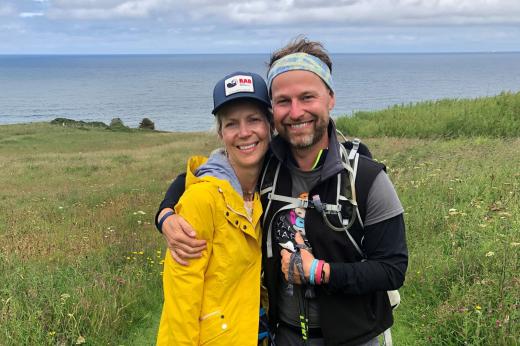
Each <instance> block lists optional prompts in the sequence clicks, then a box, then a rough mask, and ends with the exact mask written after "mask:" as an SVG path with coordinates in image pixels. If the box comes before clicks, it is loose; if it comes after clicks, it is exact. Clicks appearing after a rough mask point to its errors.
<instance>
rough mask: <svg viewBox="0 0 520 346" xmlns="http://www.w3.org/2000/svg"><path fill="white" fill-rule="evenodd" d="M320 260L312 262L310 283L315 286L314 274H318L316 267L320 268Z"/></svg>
mask: <svg viewBox="0 0 520 346" xmlns="http://www.w3.org/2000/svg"><path fill="white" fill-rule="evenodd" d="M318 262H319V261H318V260H317V259H316V258H315V259H313V260H312V264H311V270H310V273H309V282H310V283H311V285H314V284H315V282H314V274H315V273H316V267H317V266H318Z"/></svg>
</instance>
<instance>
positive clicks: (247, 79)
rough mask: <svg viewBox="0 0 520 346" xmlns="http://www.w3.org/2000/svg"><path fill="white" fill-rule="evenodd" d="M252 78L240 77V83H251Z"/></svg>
mask: <svg viewBox="0 0 520 346" xmlns="http://www.w3.org/2000/svg"><path fill="white" fill-rule="evenodd" d="M252 83H253V80H251V78H240V84H252Z"/></svg>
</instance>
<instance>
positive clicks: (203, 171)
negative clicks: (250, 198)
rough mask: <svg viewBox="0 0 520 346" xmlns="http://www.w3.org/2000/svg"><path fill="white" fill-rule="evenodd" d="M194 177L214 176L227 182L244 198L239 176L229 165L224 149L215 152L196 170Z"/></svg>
mask: <svg viewBox="0 0 520 346" xmlns="http://www.w3.org/2000/svg"><path fill="white" fill-rule="evenodd" d="M194 175H195V176H196V177H198V178H202V177H206V176H212V177H215V178H218V179H221V180H226V181H228V182H229V183H230V184H231V186H232V187H233V189H234V190H235V191H236V192H237V193H238V194H239V195H240V196H242V193H243V191H242V186H240V182H239V181H238V178H237V175H236V173H235V171H234V170H233V167H231V165H230V164H229V160H228V159H227V157H226V154H225V152H224V149H222V148H220V149H216V150H214V151H213V152H212V153H211V155H210V157H209V159H208V160H207V161H206V162H205V163H204V164H203V165H201V166H199V168H197V169H196V170H195V172H194Z"/></svg>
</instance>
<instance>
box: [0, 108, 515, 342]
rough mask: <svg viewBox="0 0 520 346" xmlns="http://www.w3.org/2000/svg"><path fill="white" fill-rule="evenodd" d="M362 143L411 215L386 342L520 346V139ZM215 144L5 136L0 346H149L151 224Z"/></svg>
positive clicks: (117, 136)
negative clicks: (405, 262)
mask: <svg viewBox="0 0 520 346" xmlns="http://www.w3.org/2000/svg"><path fill="white" fill-rule="evenodd" d="M470 102H471V101H470ZM508 107H509V106H508ZM495 121H496V122H499V120H498V119H495ZM360 136H361V137H362V138H363V141H364V142H365V143H367V144H368V145H369V147H370V148H371V149H372V151H373V153H374V155H375V157H376V158H378V159H379V160H381V161H383V162H384V163H385V164H386V165H387V166H388V171H389V174H390V177H391V179H392V180H393V181H394V183H395V185H396V188H397V190H398V193H399V196H400V199H401V201H402V203H403V205H404V207H405V210H406V214H405V218H406V224H407V238H408V245H409V250H410V265H409V270H408V275H407V278H406V283H405V286H404V287H403V288H402V289H401V290H400V291H401V295H402V305H401V306H400V307H399V308H398V309H397V310H396V311H395V318H396V324H395V326H394V328H393V334H394V344H396V345H461V344H467V345H490V344H492V345H516V344H520V340H519V335H520V327H519V326H520V323H519V318H520V293H519V292H520V267H519V264H520V263H519V251H520V232H519V230H520V173H519V172H518V167H520V155H519V154H518V153H520V139H519V138H518V137H507V138H493V137H489V136H472V137H464V136H459V137H457V138H442V139H441V137H446V136H431V137H434V138H422V139H420V138H398V137H387V136H384V137H383V136H380V137H376V136H371V137H367V136H364V135H360ZM421 137H429V136H421ZM217 145H218V142H217V141H216V136H215V135H211V134H207V133H204V134H203V133H200V134H193V133H185V134H182V133H158V132H150V131H131V132H114V131H110V130H105V129H102V128H69V127H63V126H51V125H49V124H29V125H7V126H0V186H2V189H0V209H1V210H2V212H1V213H0V277H1V278H2V280H1V281H0V345H28V344H36V345H56V344H59V345H62V344H63V345H70V344H75V343H76V342H82V341H83V339H82V338H84V340H85V344H89V345H146V344H150V345H151V344H153V343H154V338H155V333H156V328H157V323H158V319H159V314H160V309H161V304H162V291H161V286H162V285H161V275H160V273H161V260H162V257H163V256H164V249H165V245H164V241H163V239H162V237H161V236H160V235H159V234H158V233H157V231H156V230H155V229H154V226H153V216H154V214H155V211H156V208H157V206H158V203H159V202H160V200H161V199H162V197H163V194H164V191H165V190H166V188H167V186H168V185H169V183H170V181H171V179H172V178H173V177H174V176H175V175H176V174H177V173H179V172H180V171H183V170H184V169H185V168H184V166H185V162H186V159H187V157H188V156H190V155H192V154H207V153H209V152H210V151H211V150H212V149H213V148H215V147H216V146H217Z"/></svg>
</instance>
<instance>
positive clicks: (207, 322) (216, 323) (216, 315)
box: [200, 310, 229, 345]
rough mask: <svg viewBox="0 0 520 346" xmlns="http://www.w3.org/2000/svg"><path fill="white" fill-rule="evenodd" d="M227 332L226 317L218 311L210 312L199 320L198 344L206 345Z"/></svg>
mask: <svg viewBox="0 0 520 346" xmlns="http://www.w3.org/2000/svg"><path fill="white" fill-rule="evenodd" d="M228 331H229V325H228V323H227V320H226V317H225V316H224V314H223V313H222V312H221V311H220V310H216V311H213V312H210V313H208V314H206V315H204V316H202V317H201V318H200V344H201V345H206V344H209V343H210V342H212V341H217V340H218V338H219V337H220V336H222V335H224V334H226V333H227V332H228Z"/></svg>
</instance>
